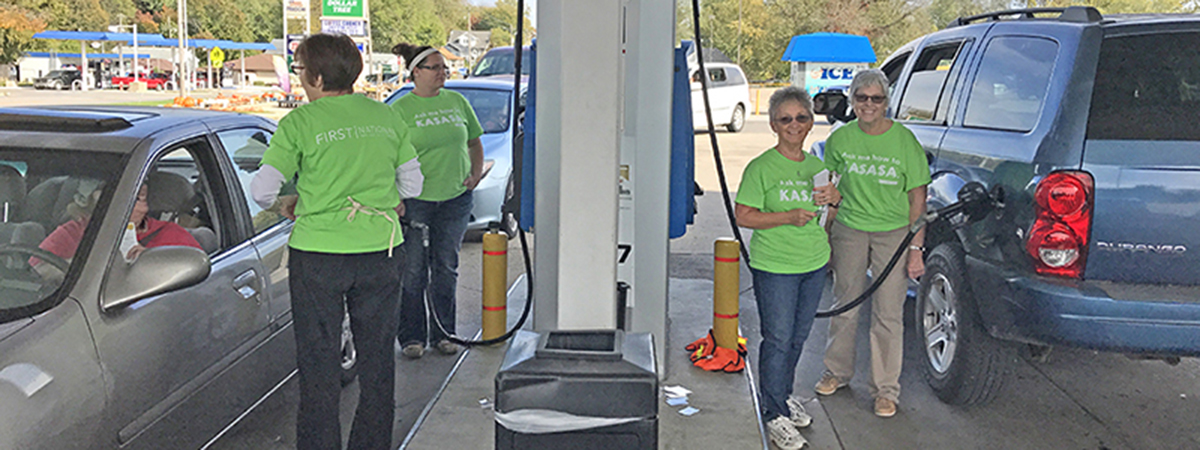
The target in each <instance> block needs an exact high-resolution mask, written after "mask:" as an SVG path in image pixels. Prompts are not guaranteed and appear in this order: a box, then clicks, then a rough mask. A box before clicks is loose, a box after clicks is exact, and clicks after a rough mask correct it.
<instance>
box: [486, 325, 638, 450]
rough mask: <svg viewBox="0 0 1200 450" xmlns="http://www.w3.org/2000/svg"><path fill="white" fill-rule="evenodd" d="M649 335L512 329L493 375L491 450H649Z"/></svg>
mask: <svg viewBox="0 0 1200 450" xmlns="http://www.w3.org/2000/svg"><path fill="white" fill-rule="evenodd" d="M654 361H655V360H654V342H653V338H652V337H651V336H650V334H649V333H625V332H623V331H621V330H596V331H575V330H573V331H549V332H546V333H534V332H530V331H519V332H518V333H517V334H516V336H514V337H513V339H512V341H511V343H510V345H509V347H508V351H507V353H505V355H504V362H503V363H502V364H501V366H500V370H499V372H498V373H497V374H496V403H495V411H496V446H495V449H496V450H509V449H522V450H538V449H567V448H569V449H573V450H609V449H612V450H616V449H621V450H636V449H647V450H654V449H657V448H658V373H657V368H656V366H655V362H654Z"/></svg>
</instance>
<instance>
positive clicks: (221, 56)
mask: <svg viewBox="0 0 1200 450" xmlns="http://www.w3.org/2000/svg"><path fill="white" fill-rule="evenodd" d="M208 61H209V63H210V64H212V65H214V66H220V65H221V64H222V63H224V62H225V52H224V51H222V50H221V47H213V49H212V50H211V51H209V52H208Z"/></svg>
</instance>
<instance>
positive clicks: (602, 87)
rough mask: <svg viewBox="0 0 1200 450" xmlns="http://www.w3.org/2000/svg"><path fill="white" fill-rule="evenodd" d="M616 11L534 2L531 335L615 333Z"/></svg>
mask: <svg viewBox="0 0 1200 450" xmlns="http://www.w3.org/2000/svg"><path fill="white" fill-rule="evenodd" d="M621 3H622V2H621V0H589V1H573V0H543V1H541V2H539V3H538V24H539V25H540V27H539V29H538V83H537V90H538V91H537V98H538V100H539V104H538V108H537V124H538V131H537V148H538V152H537V155H536V158H537V168H538V170H537V174H536V185H537V186H536V188H535V189H536V194H535V195H536V196H537V202H536V203H537V204H536V206H535V210H536V215H537V232H536V233H535V234H534V242H535V245H534V251H535V254H536V256H535V258H534V261H535V268H534V275H533V282H534V289H535V290H534V302H535V304H534V323H533V324H534V327H535V328H536V329H538V330H553V329H588V328H592V329H595V328H608V329H611V328H615V327H616V281H617V280H616V263H617V247H616V244H617V240H616V238H617V158H618V147H619V143H618V138H619V136H620V132H619V128H618V123H619V119H620V101H621V91H622V89H621V81H620V80H621V68H620V66H621V45H620V43H621V28H620V24H621V22H620V20H621ZM517 45H520V44H519V43H518V44H517Z"/></svg>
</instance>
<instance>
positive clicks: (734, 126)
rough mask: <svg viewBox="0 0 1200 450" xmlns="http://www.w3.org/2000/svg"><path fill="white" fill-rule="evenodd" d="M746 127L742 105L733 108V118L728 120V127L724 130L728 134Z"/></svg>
mask: <svg viewBox="0 0 1200 450" xmlns="http://www.w3.org/2000/svg"><path fill="white" fill-rule="evenodd" d="M745 126H746V108H745V107H743V106H742V105H737V106H735V107H734V108H733V117H731V118H730V119H729V125H726V126H725V129H727V130H729V132H730V133H737V132H739V131H742V127H745Z"/></svg>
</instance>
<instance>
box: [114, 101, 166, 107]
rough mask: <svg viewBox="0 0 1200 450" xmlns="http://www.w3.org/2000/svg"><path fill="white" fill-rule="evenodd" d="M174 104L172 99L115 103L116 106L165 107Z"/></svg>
mask: <svg viewBox="0 0 1200 450" xmlns="http://www.w3.org/2000/svg"><path fill="white" fill-rule="evenodd" d="M174 102H175V100H174V99H170V100H146V101H142V102H126V103H116V105H120V106H167V105H170V104H171V103H174Z"/></svg>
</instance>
